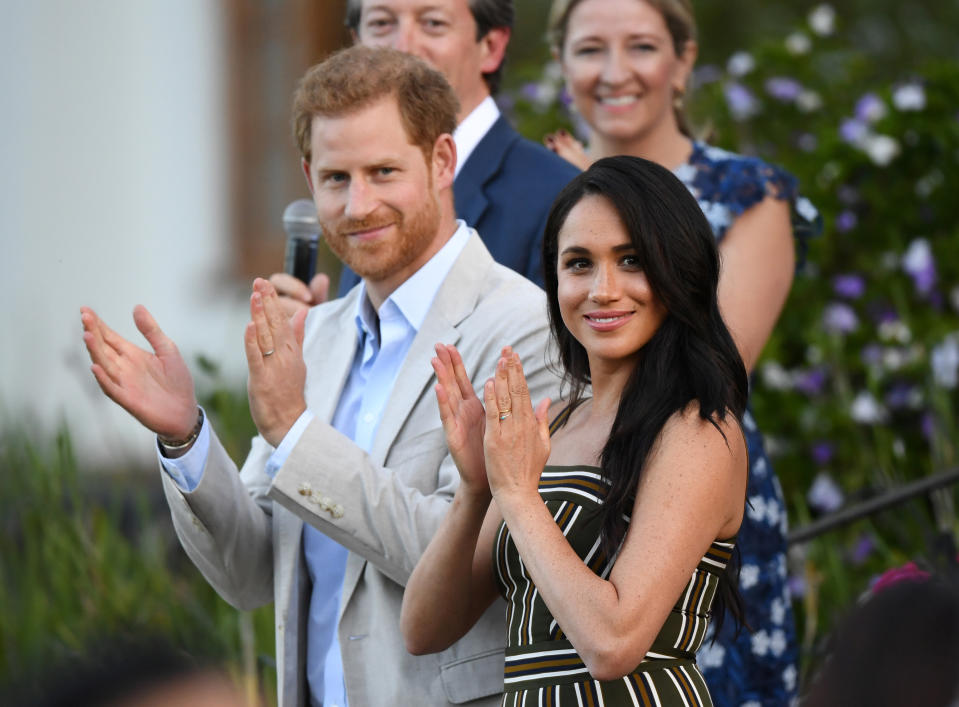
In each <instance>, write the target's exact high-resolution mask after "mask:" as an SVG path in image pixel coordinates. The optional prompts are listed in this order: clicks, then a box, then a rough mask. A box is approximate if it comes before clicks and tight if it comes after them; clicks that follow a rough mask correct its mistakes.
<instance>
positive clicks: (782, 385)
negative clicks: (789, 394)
mask: <svg viewBox="0 0 959 707" xmlns="http://www.w3.org/2000/svg"><path fill="white" fill-rule="evenodd" d="M762 378H763V385H765V386H766V387H767V388H769V389H771V390H792V387H793V377H792V374H790V373H789V371H787V370H786V369H785V368H783V367H782V365H781V364H779V363H777V362H776V361H769V362H767V363H764V364H763V367H762Z"/></svg>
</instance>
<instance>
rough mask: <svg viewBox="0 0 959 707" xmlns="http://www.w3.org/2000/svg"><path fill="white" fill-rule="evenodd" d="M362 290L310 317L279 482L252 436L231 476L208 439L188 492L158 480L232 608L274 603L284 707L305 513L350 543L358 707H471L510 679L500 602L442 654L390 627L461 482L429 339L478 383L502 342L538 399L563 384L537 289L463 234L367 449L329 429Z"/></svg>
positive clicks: (346, 600)
mask: <svg viewBox="0 0 959 707" xmlns="http://www.w3.org/2000/svg"><path fill="white" fill-rule="evenodd" d="M358 289H359V288H354V289H353V290H352V291H351V292H350V293H349V294H348V295H347V296H346V297H344V298H342V299H339V300H336V301H333V302H329V303H327V304H323V305H320V306H318V307H316V308H314V309H313V310H311V312H310V314H309V317H308V318H307V322H306V336H305V340H304V356H305V358H306V361H307V381H306V401H307V405H308V407H309V409H310V410H311V411H312V412H313V414H314V415H315V416H316V417H315V419H314V420H313V422H312V423H311V424H310V425H309V426H308V427H307V428H306V430H305V431H304V433H303V435H302V437H301V438H300V440H299V442H298V443H297V445H296V446H295V447H294V449H293V451H292V453H291V454H290V456H289V458H288V459H287V461H286V463H285V464H284V465H283V467H282V468H281V469H280V470H279V472H278V473H277V475H276V477H275V479H274V480H272V481H271V479H270V478H269V476H267V475H266V473H265V472H264V468H265V465H266V461H267V459H268V457H269V455H270V454H271V453H272V451H273V448H272V447H270V446H269V445H268V444H267V443H266V442H265V441H264V440H263V439H262V438H260V437H256V438H255V439H254V441H253V446H252V449H251V451H250V454H249V456H248V457H247V459H246V462H245V463H244V464H243V468H242V470H241V471H240V472H239V473H237V469H236V466H235V465H234V464H233V462H232V461H231V460H230V459H229V458H228V456H227V454H226V453H225V452H224V450H223V447H222V445H221V444H220V442H219V441H218V440H217V439H216V437H215V435H213V436H212V441H211V446H210V453H209V456H208V459H207V462H206V466H205V468H204V473H203V477H202V480H201V482H200V484H199V486H198V487H197V488H196V489H195V490H194V491H193V492H192V493H183V492H181V491H180V490H179V488H178V487H177V486H176V484H174V483H173V481H172V480H171V479H170V478H169V476H168V475H167V474H162V477H163V483H164V490H165V492H166V495H167V500H168V502H169V504H170V507H171V510H172V515H173V521H174V525H175V527H176V532H177V535H178V536H179V538H180V541H181V543H182V544H183V547H184V549H185V550H186V552H187V554H188V555H189V556H190V558H191V559H192V560H193V562H194V563H195V564H196V565H197V567H198V568H199V569H200V571H201V572H202V573H203V575H204V576H205V577H206V578H207V580H208V581H209V582H210V584H212V585H213V586H214V587H215V588H216V590H217V591H218V592H219V593H220V595H221V596H222V597H223V598H224V599H226V600H227V601H228V602H230V603H231V604H232V605H234V606H236V607H237V608H240V609H252V608H255V607H258V606H262V605H264V604H267V603H269V602H270V601H274V602H275V609H276V658H277V671H278V675H277V678H278V683H279V702H280V705H281V706H282V707H293V706H296V707H299V706H300V705H305V704H306V695H307V690H306V678H305V661H306V650H305V647H306V630H305V627H306V621H307V611H308V602H309V589H310V587H309V578H308V574H307V571H306V565H305V560H304V555H303V550H302V542H301V539H302V531H303V522H304V521H305V522H307V523H310V524H311V525H313V526H315V527H316V528H318V529H319V530H321V531H322V532H324V533H326V534H327V535H328V536H330V537H331V538H333V539H334V540H336V541H337V542H339V543H341V544H343V545H344V546H345V547H346V548H347V549H349V550H350V554H349V558H348V561H347V566H346V576H345V580H344V585H343V594H342V600H341V604H340V617H339V627H338V635H339V642H340V648H341V650H342V654H343V668H344V676H345V679H346V686H347V693H348V698H349V700H350V705H351V707H364V706H366V705H371V706H373V707H379V706H392V705H447V704H461V703H464V702H469V701H471V700H480V699H481V698H485V699H483V700H482V701H481V702H477V703H476V704H484V705H485V704H490V705H492V704H496V703H498V700H499V699H500V698H499V695H500V693H501V692H502V687H503V662H504V659H503V645H504V642H505V604H503V602H501V601H496V602H494V605H493V606H492V607H491V608H490V610H489V611H487V612H486V614H485V615H484V616H483V618H482V619H481V620H480V621H479V622H478V623H477V625H476V626H475V627H474V628H473V629H472V630H471V631H470V633H469V634H467V635H466V636H465V637H464V638H463V639H462V640H460V641H458V642H457V643H456V644H454V645H453V646H452V647H451V648H449V649H448V650H446V651H444V652H442V653H438V654H435V655H427V656H419V657H415V656H411V655H409V654H408V653H407V651H406V649H405V647H404V643H403V638H402V635H401V633H400V630H399V614H400V605H401V602H402V596H403V587H404V586H405V584H406V582H407V579H408V578H409V575H410V573H411V572H412V570H413V567H414V566H415V564H416V561H417V560H418V559H419V557H420V556H421V555H422V553H423V551H424V550H425V548H426V545H427V544H428V543H429V541H430V538H432V536H433V534H434V533H435V531H436V530H437V528H438V527H439V524H440V522H441V521H442V519H443V517H444V515H445V513H446V511H447V509H448V508H449V502H450V500H451V498H452V495H453V492H454V490H455V488H456V486H457V484H458V482H459V475H458V473H457V471H456V468H455V466H454V465H453V462H452V459H451V458H450V456H449V453H448V449H447V447H446V441H445V436H444V434H443V429H442V426H441V423H440V419H439V412H438V410H437V405H436V399H435V395H434V392H433V384H435V378H434V376H433V372H432V369H431V367H430V363H429V361H430V358H431V357H432V356H433V355H434V353H433V346H434V344H435V343H436V342H444V343H447V344H455V345H456V346H457V347H458V349H459V350H460V352H461V354H462V356H463V360H464V362H465V365H466V370H467V371H468V372H469V374H470V375H471V376H472V381H473V385H474V387H475V388H476V389H477V390H480V391H481V388H482V385H483V382H484V381H485V380H486V378H487V377H489V376H490V375H492V373H493V371H494V368H495V363H496V360H497V359H498V356H499V352H500V349H501V347H502V346H504V345H507V344H509V345H511V346H513V347H514V349H515V350H516V351H517V352H518V353H519V354H520V356H521V359H522V361H523V363H524V368H525V370H526V372H527V375H528V378H529V382H530V388H531V391H532V397H533V399H534V401H538V400H539V399H541V398H542V397H544V396H547V395H549V396H553V397H554V396H555V395H556V394H557V392H558V387H559V383H558V380H557V379H556V377H555V376H554V375H553V374H552V373H550V372H549V371H548V370H547V369H546V350H545V349H546V345H547V341H548V326H547V316H546V304H545V297H544V295H543V293H542V291H541V290H540V289H539V288H538V287H536V286H535V285H533V284H532V283H530V282H529V281H527V280H526V279H524V278H523V277H521V276H519V275H517V274H516V273H514V272H512V271H511V270H509V269H507V268H505V267H503V266H501V265H498V264H496V263H494V261H493V259H492V257H491V256H490V254H489V252H488V251H487V250H486V248H485V246H484V245H483V244H482V242H481V241H480V239H479V237H478V236H477V235H476V233H475V232H473V233H471V235H470V239H469V241H468V242H467V244H466V246H465V248H464V249H463V252H462V253H461V254H460V256H459V258H458V259H457V260H456V262H455V264H454V265H453V268H452V269H451V271H450V273H449V275H448V276H447V277H446V279H445V281H444V282H443V284H442V286H441V287H440V289H439V292H438V294H437V296H436V299H435V300H434V302H433V304H432V306H431V307H430V310H429V313H428V314H427V317H426V320H425V321H424V323H423V326H422V328H421V329H420V330H419V332H418V333H417V335H416V337H415V339H414V341H413V344H412V346H411V348H410V351H409V353H408V355H407V357H406V360H405V361H404V363H403V365H402V367H401V369H400V372H399V375H398V378H397V382H396V385H395V387H394V389H393V391H392V393H391V394H390V396H389V400H388V402H387V405H386V409H385V410H384V411H383V415H382V419H381V422H380V424H379V427H378V429H377V431H376V435H375V439H374V443H373V448H372V449H371V450H370V452H369V453H366V452H364V451H363V450H362V449H360V448H359V447H357V446H356V444H354V443H353V442H352V441H351V440H350V439H348V438H347V437H345V436H344V435H342V434H340V433H339V432H337V431H336V430H335V429H333V427H331V426H330V424H329V422H330V420H331V419H332V417H333V413H334V411H335V409H336V405H337V402H338V400H339V397H340V392H341V390H342V388H343V386H344V384H345V382H346V379H347V376H348V374H349V372H350V366H351V363H352V361H353V356H354V353H355V349H356V343H357V342H356V339H357V333H356V325H355V323H354V313H355V311H356V300H357V297H358ZM480 395H482V393H481V392H480Z"/></svg>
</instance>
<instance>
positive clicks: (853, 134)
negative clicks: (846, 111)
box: [839, 118, 869, 144]
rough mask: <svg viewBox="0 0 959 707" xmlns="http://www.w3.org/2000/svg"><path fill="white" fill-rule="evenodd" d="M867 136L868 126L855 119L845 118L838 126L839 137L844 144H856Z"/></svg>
mask: <svg viewBox="0 0 959 707" xmlns="http://www.w3.org/2000/svg"><path fill="white" fill-rule="evenodd" d="M868 134H869V126H868V125H866V124H865V123H864V122H862V121H861V120H858V119H856V118H846V119H845V120H843V121H842V123H841V124H840V125H839V137H841V138H842V139H843V140H844V141H845V142H848V143H850V144H856V143H859V142H861V141H862V140H863V139H864V138H865V137H866V135H868Z"/></svg>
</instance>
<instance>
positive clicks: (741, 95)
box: [723, 81, 759, 120]
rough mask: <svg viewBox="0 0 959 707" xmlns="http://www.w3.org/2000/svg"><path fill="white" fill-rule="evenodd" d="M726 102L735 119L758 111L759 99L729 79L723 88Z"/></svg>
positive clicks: (746, 117) (750, 115) (744, 117)
mask: <svg viewBox="0 0 959 707" xmlns="http://www.w3.org/2000/svg"><path fill="white" fill-rule="evenodd" d="M723 93H725V95H726V103H727V104H728V105H729V110H730V112H731V113H732V114H733V118H734V119H736V120H746V119H748V118H751V117H752V116H754V115H756V113H758V112H759V101H757V100H756V97H755V96H754V95H753V94H752V92H751V91H750V90H749V89H748V88H746V87H745V86H743V85H742V84H741V83H737V82H736V81H730V82H729V83H727V84H726V86H725V88H724V89H723Z"/></svg>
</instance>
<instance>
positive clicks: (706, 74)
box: [692, 64, 723, 88]
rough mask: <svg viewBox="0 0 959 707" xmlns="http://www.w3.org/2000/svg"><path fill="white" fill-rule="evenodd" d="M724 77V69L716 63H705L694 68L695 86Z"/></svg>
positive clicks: (693, 83) (693, 80) (693, 79)
mask: <svg viewBox="0 0 959 707" xmlns="http://www.w3.org/2000/svg"><path fill="white" fill-rule="evenodd" d="M722 77H723V70H722V69H720V68H719V67H718V66H716V65H715V64H703V65H702V66H697V67H696V68H695V69H693V78H692V85H693V88H698V87H699V86H705V85H706V84H708V83H714V82H716V81H719V79H721V78H722Z"/></svg>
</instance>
